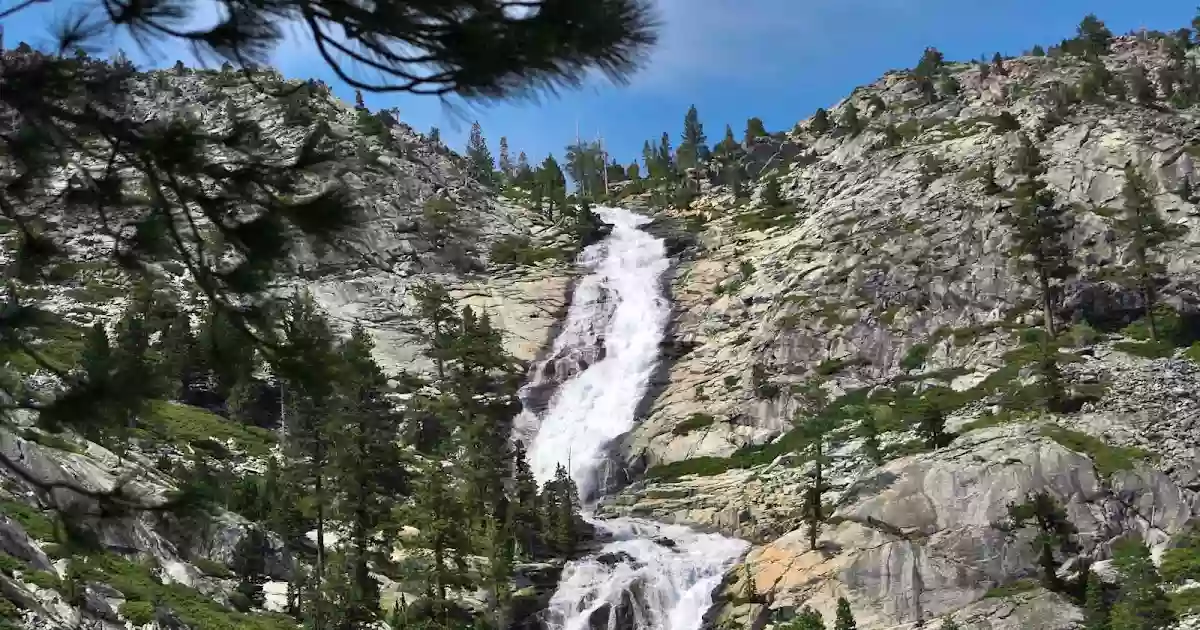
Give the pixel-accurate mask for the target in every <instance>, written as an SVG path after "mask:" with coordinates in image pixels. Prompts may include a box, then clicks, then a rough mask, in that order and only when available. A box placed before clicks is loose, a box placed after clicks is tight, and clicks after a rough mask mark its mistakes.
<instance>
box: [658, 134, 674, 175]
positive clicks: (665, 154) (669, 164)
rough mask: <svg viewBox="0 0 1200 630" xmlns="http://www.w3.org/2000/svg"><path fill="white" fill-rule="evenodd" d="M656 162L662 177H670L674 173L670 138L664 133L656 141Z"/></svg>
mask: <svg viewBox="0 0 1200 630" xmlns="http://www.w3.org/2000/svg"><path fill="white" fill-rule="evenodd" d="M656 160H657V161H658V164H659V170H660V172H661V173H662V176H663V177H670V176H671V175H672V174H673V173H674V172H675V154H674V153H673V152H672V150H671V136H669V135H667V132H665V131H664V132H663V135H662V138H660V139H659V141H658V152H657V153H656Z"/></svg>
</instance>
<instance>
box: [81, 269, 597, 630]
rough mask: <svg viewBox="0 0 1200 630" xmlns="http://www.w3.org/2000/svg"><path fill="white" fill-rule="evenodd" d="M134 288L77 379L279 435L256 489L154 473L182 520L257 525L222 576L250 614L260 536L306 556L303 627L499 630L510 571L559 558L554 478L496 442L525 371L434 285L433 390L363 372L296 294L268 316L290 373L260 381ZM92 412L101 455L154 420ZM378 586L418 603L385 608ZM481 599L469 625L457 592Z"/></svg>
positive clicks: (366, 352) (568, 539)
mask: <svg viewBox="0 0 1200 630" xmlns="http://www.w3.org/2000/svg"><path fill="white" fill-rule="evenodd" d="M139 287H141V288H139V290H138V291H137V292H136V293H135V297H134V299H133V300H131V302H130V304H129V306H128V308H127V309H126V310H125V312H124V314H123V316H122V317H121V318H120V319H119V321H118V322H117V323H116V324H115V326H114V327H113V329H114V332H113V335H112V339H111V340H110V335H109V334H108V333H107V332H106V330H105V328H104V327H103V326H101V325H97V326H96V327H94V328H92V329H91V330H90V332H89V334H88V335H87V338H86V344H85V348H84V350H83V353H82V358H81V361H80V365H79V367H78V370H81V371H82V372H83V375H84V376H86V377H87V378H88V379H89V380H90V381H92V382H95V383H104V384H108V385H110V386H112V387H118V388H132V389H129V390H128V393H129V395H130V396H131V397H135V398H136V399H138V400H142V401H145V400H150V399H155V398H170V399H177V400H191V401H193V402H197V401H202V402H204V403H206V404H207V405H208V406H209V407H210V408H212V409H214V410H216V411H218V412H221V413H223V414H225V415H227V416H229V417H230V419H231V420H232V421H235V422H243V423H255V424H260V425H266V426H270V425H272V424H273V423H278V424H279V425H280V426H279V430H280V433H281V435H282V436H283V437H282V440H281V450H280V452H278V453H277V454H275V455H273V456H271V457H269V458H268V459H267V461H266V462H265V464H266V468H265V469H264V470H263V471H262V472H261V473H260V474H258V473H252V474H239V473H235V472H234V471H233V470H232V468H231V467H230V464H227V463H222V461H221V460H214V459H213V458H211V457H208V456H206V455H205V454H204V452H203V451H201V450H200V449H193V454H192V456H191V457H190V458H188V459H187V460H186V461H181V462H171V461H169V460H167V461H165V463H164V464H162V466H163V467H164V468H165V469H166V470H167V471H168V472H171V473H173V474H175V475H176V476H177V477H178V478H179V479H180V480H181V481H182V483H183V489H182V491H183V492H184V493H186V494H187V495H188V497H189V501H188V503H187V506H186V513H187V514H189V515H191V516H192V517H193V518H202V517H203V514H204V513H207V512H211V511H213V510H216V509H218V508H221V509H229V510H231V511H235V512H238V513H241V514H242V515H243V516H246V517H247V518H249V519H251V520H252V521H255V522H256V523H257V525H255V526H254V527H255V529H254V531H252V532H251V533H250V534H249V535H247V536H246V537H244V538H243V540H242V542H241V546H240V547H239V550H238V553H237V558H238V560H237V562H236V563H235V566H234V567H232V569H233V570H234V572H235V573H236V574H237V575H238V576H239V580H240V583H239V586H238V589H237V592H238V594H239V597H238V598H237V599H236V603H238V605H239V606H240V607H242V608H243V609H245V610H250V609H252V608H255V607H261V606H262V604H263V594H262V584H263V582H264V581H265V579H266V576H265V565H266V557H267V554H269V553H270V549H269V546H268V544H267V543H268V532H269V533H273V534H277V535H278V536H279V537H281V538H282V540H283V541H284V544H285V547H286V548H287V549H288V550H289V551H290V552H291V553H293V554H295V555H296V556H297V557H300V558H303V559H304V563H302V564H300V565H298V566H297V567H296V572H295V577H294V578H293V579H292V581H291V582H290V584H289V594H288V611H289V613H291V614H293V615H295V616H296V618H297V619H299V620H302V621H304V622H305V623H307V624H310V625H311V626H312V627H314V628H326V629H345V630H350V629H352V628H363V627H366V626H367V625H369V624H370V623H373V622H375V621H377V620H384V619H386V620H389V621H391V622H392V623H393V627H418V628H458V627H461V626H460V625H457V624H459V623H460V622H462V621H463V620H464V619H470V620H471V623H474V624H476V626H475V627H502V626H503V624H504V623H505V622H506V618H505V615H506V614H507V613H508V611H509V604H510V600H511V596H512V593H511V583H512V579H513V569H514V563H516V562H518V561H529V560H535V559H547V558H553V557H564V556H567V555H569V554H571V553H572V552H573V550H574V549H575V546H576V544H577V542H578V541H579V539H580V537H581V536H582V535H583V534H584V528H583V523H582V521H581V520H580V518H579V508H580V503H579V497H578V494H577V491H576V489H575V485H574V482H573V481H572V480H571V478H570V476H569V475H568V474H567V472H566V470H565V469H564V468H562V467H560V468H559V469H558V471H557V474H556V476H555V478H554V479H553V480H551V481H549V482H547V483H546V484H544V485H543V486H542V487H540V488H539V487H538V486H537V483H536V481H535V480H534V478H533V474H532V472H531V470H530V468H529V464H528V462H527V459H526V452H525V449H524V446H523V445H522V444H520V443H516V444H513V443H510V440H509V436H510V434H511V421H512V418H513V417H514V416H515V415H516V413H517V412H518V411H519V402H518V401H517V398H516V392H517V388H518V387H519V385H520V383H521V380H522V377H523V368H522V366H521V365H519V363H518V362H517V361H516V360H515V359H513V358H512V357H510V356H509V355H508V354H507V353H506V352H505V350H504V348H503V346H502V344H501V337H500V332H499V331H498V330H496V329H495V328H494V327H493V326H492V324H491V322H490V320H489V318H488V317H487V316H486V315H479V314H477V313H475V312H474V311H473V310H472V309H470V308H469V307H465V308H462V309H461V310H456V308H455V304H454V300H453V299H452V298H451V296H450V294H449V292H448V291H446V290H445V288H443V287H441V286H440V285H437V284H433V283H428V284H423V285H421V286H419V287H417V288H416V289H415V292H416V295H417V302H418V307H417V312H418V315H417V320H418V326H419V332H420V333H421V334H422V335H424V336H425V338H427V339H429V340H430V344H429V348H428V349H427V350H426V356H427V357H428V358H429V359H430V360H431V362H432V363H433V365H434V370H435V374H436V376H435V377H434V378H433V379H431V380H428V381H427V380H423V379H420V378H418V377H416V376H412V375H408V374H401V375H400V376H399V377H397V378H396V379H394V380H393V382H389V379H387V378H386V377H385V376H384V373H383V371H382V370H381V369H380V368H379V366H378V365H377V364H376V362H375V361H374V359H372V356H371V351H372V347H373V344H372V341H371V338H370V336H369V334H368V333H367V332H366V330H365V329H364V328H363V327H362V326H361V325H355V326H354V327H353V329H352V330H351V331H350V335H349V337H348V338H346V339H340V338H339V337H338V335H337V334H336V333H335V331H334V330H333V328H332V327H331V325H330V323H329V322H328V320H327V319H326V317H325V316H324V315H323V314H322V313H321V312H320V311H319V309H318V308H317V307H316V305H315V303H314V302H313V300H312V299H311V297H308V296H307V295H303V294H302V295H298V296H296V297H295V298H294V299H292V300H290V302H289V303H287V304H286V305H285V306H282V307H281V308H280V309H279V313H278V327H279V331H280V337H279V339H280V342H281V343H283V344H285V345H286V347H287V350H288V351H287V352H286V355H285V356H286V357H287V358H286V360H285V361H284V362H282V363H281V364H279V365H278V366H276V367H275V370H274V371H275V372H277V373H275V374H273V375H271V376H269V377H262V375H263V373H264V371H267V370H268V366H266V365H264V364H263V363H262V361H261V358H260V357H258V356H256V353H255V351H254V349H253V346H252V345H250V344H249V343H248V340H247V339H246V338H245V336H244V334H245V333H243V332H240V331H239V330H238V329H237V328H235V327H231V326H230V325H229V324H228V322H226V321H224V320H223V319H221V318H220V317H219V316H217V315H215V313H214V312H211V311H210V312H209V313H208V315H206V316H205V317H202V318H200V326H199V327H198V328H196V327H193V325H192V324H191V318H190V317H189V315H188V314H187V310H186V309H184V308H183V307H182V306H181V305H180V304H178V303H176V301H174V300H173V299H171V296H170V294H169V293H167V292H165V291H157V290H154V289H153V288H152V287H149V286H148V285H139ZM256 374H258V375H259V376H256ZM260 377H262V378H260ZM267 380H269V381H273V387H264V385H265V384H266V381H267ZM264 390H275V391H276V392H278V395H276V396H263V392H264ZM200 392H203V393H204V394H205V395H204V396H201V395H200ZM402 395H408V400H407V401H406V402H403V403H401V402H399V398H403V397H404V396H402ZM100 411H101V413H98V414H95V416H94V417H95V418H97V420H96V421H95V422H94V423H93V424H91V425H89V430H88V431H87V434H88V435H89V437H91V438H93V439H96V440H99V441H102V442H103V443H108V444H113V445H114V447H119V446H121V445H122V444H124V443H126V441H127V440H128V438H129V431H131V430H137V429H139V428H144V427H145V426H146V423H147V422H152V420H148V419H146V418H145V416H144V415H143V413H142V412H141V411H142V410H140V409H139V408H137V407H136V406H135V407H129V408H112V409H108V410H103V409H102V410H100ZM101 419H103V420H104V422H101V421H100V420H101ZM405 526H411V527H414V528H415V529H416V531H417V532H418V534H417V536H416V539H415V540H409V539H404V538H403V537H402V534H403V530H404V527H405ZM259 527H261V528H262V529H258V528H259ZM196 528H197V529H199V530H203V527H202V525H201V524H197V525H196ZM334 530H336V532H337V536H338V538H339V541H338V543H337V544H331V543H332V538H331V537H330V532H331V531H334ZM309 532H315V546H311V545H309V544H307V541H306V536H307V535H308V534H309ZM398 547H403V548H404V549H405V550H406V552H407V554H408V555H407V557H406V558H405V560H403V561H402V562H400V563H396V562H394V561H393V560H392V558H391V554H392V551H393V549H396V548H398ZM474 557H483V558H485V559H486V561H485V562H484V563H483V564H484V566H485V568H483V569H479V568H478V566H474V567H473V566H472V563H471V562H469V560H470V559H471V558H474ZM474 564H476V565H478V563H474ZM375 571H380V572H384V573H386V574H389V575H401V576H402V581H403V582H404V583H415V584H423V585H425V590H424V592H421V593H419V594H418V595H419V597H418V599H416V600H414V601H404V602H398V603H397V606H396V607H395V608H394V609H393V610H391V611H381V610H380V608H379V589H378V584H377V582H376V579H375V578H374V577H373V576H372V575H371V574H372V572H375ZM477 588H482V589H485V590H486V591H488V592H489V593H490V600H489V606H490V609H489V611H488V614H487V615H485V616H483V617H479V616H478V615H477V614H475V612H474V611H471V610H469V609H466V608H463V607H462V606H461V605H459V604H457V603H455V602H456V598H455V595H456V593H459V592H462V591H464V590H470V591H473V590H474V589H477ZM385 613H389V614H385ZM476 617H479V618H476ZM480 624H482V625H480Z"/></svg>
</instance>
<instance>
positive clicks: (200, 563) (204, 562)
mask: <svg viewBox="0 0 1200 630" xmlns="http://www.w3.org/2000/svg"><path fill="white" fill-rule="evenodd" d="M192 566H194V567H196V568H197V569H199V570H200V572H201V573H203V574H204V575H208V576H211V577H218V578H228V577H233V571H230V570H229V567H227V566H225V565H223V564H221V563H220V562H216V561H213V560H209V559H208V558H196V559H195V560H192Z"/></svg>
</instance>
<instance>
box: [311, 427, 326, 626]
mask: <svg viewBox="0 0 1200 630" xmlns="http://www.w3.org/2000/svg"><path fill="white" fill-rule="evenodd" d="M324 451H325V448H324V445H323V444H322V443H321V438H320V437H317V446H316V455H317V457H316V458H315V459H316V461H315V462H314V466H313V467H314V469H315V470H314V476H315V480H314V482H313V492H314V493H315V495H316V499H317V566H316V567H315V570H314V573H315V575H316V589H315V591H314V593H315V597H314V598H313V604H314V606H313V608H314V610H315V612H316V614H315V615H313V630H323V629H324V627H325V594H324V591H323V589H324V587H325V496H324V492H325V483H324V482H325V479H324V477H325V473H324V467H325V454H324Z"/></svg>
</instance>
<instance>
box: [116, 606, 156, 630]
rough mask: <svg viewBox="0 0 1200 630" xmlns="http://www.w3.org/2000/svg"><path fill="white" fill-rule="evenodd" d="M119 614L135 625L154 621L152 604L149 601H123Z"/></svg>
mask: <svg viewBox="0 0 1200 630" xmlns="http://www.w3.org/2000/svg"><path fill="white" fill-rule="evenodd" d="M120 613H121V616H122V617H124V618H126V619H128V620H129V622H130V623H132V624H133V625H134V626H135V627H136V626H144V625H146V624H148V623H152V622H153V621H154V604H152V603H151V602H124V603H122V604H121V608H120Z"/></svg>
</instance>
